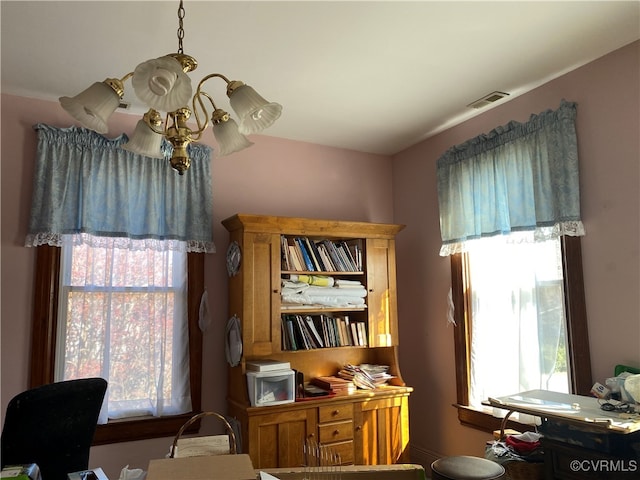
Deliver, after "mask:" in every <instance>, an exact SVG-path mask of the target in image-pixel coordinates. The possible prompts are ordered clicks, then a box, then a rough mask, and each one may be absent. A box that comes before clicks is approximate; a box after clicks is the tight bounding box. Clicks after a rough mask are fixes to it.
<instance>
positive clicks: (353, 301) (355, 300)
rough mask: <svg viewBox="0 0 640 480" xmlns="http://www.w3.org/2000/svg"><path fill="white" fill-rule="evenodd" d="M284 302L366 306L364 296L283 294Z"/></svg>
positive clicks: (330, 305) (331, 305)
mask: <svg viewBox="0 0 640 480" xmlns="http://www.w3.org/2000/svg"><path fill="white" fill-rule="evenodd" d="M282 303H293V304H297V305H324V306H329V307H349V306H354V307H355V306H358V307H360V306H364V305H365V300H364V298H362V297H345V296H343V297H340V296H329V295H327V296H320V295H317V296H316V295H304V294H284V293H283V294H282Z"/></svg>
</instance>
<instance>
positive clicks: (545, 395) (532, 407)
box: [485, 390, 640, 434]
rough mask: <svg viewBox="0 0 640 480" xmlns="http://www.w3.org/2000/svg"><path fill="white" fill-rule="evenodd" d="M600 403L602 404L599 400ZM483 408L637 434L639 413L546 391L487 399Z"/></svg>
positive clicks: (639, 425)
mask: <svg viewBox="0 0 640 480" xmlns="http://www.w3.org/2000/svg"><path fill="white" fill-rule="evenodd" d="M600 402H604V401H603V400H600ZM485 404H486V405H490V406H492V407H496V408H502V409H505V410H509V411H514V412H522V413H528V414H530V415H534V416H537V417H544V418H550V419H556V420H562V421H566V422H569V423H575V424H579V425H581V426H590V427H593V428H595V429H602V430H603V431H614V432H619V433H624V434H626V433H633V432H637V431H640V414H638V413H636V414H635V415H628V414H621V413H619V412H607V411H604V410H602V409H601V408H600V403H599V401H598V399H597V398H594V397H587V396H583V395H572V394H568V393H559V392H551V391H548V390H529V391H527V392H521V393H516V394H513V395H508V396H505V397H497V398H489V399H488V400H487V401H486V402H485Z"/></svg>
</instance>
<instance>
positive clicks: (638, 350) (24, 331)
mask: <svg viewBox="0 0 640 480" xmlns="http://www.w3.org/2000/svg"><path fill="white" fill-rule="evenodd" d="M639 56H640V43H638V42H636V43H635V44H633V45H631V46H628V47H626V48H623V49H621V50H619V51H617V52H614V53H612V54H610V55H608V56H606V57H603V58H602V59H600V60H598V61H596V62H593V63H592V64H589V65H587V66H585V67H582V68H580V69H578V70H576V71H574V72H571V73H569V74H567V75H565V76H563V77H561V78H559V79H556V80H554V81H552V82H550V83H548V84H546V85H544V86H542V87H540V88H538V89H536V90H535V91H533V92H531V93H529V94H526V95H523V96H521V97H518V98H514V99H512V100H511V101H509V102H507V103H504V104H502V105H499V106H496V107H494V108H493V109H491V110H488V111H486V112H485V113H482V114H481V115H479V116H478V117H476V118H474V119H472V120H469V121H467V122H465V123H464V124H462V125H460V126H457V127H454V128H452V129H450V130H447V131H445V132H443V133H441V134H439V135H437V136H435V137H433V138H431V139H429V140H426V141H425V142H422V143H421V144H419V145H416V146H414V147H412V148H410V149H408V150H406V151H404V152H402V153H400V154H398V155H396V156H395V157H394V158H393V160H392V159H391V158H389V157H384V156H377V155H369V154H363V153H358V152H353V151H347V150H341V149H335V148H329V147H323V146H319V145H311V144H307V143H301V142H294V141H288V140H282V139H276V138H271V137H265V136H262V137H256V138H254V141H255V143H256V145H255V146H253V147H252V148H250V149H248V150H245V151H243V152H239V153H237V154H234V155H232V156H230V157H223V158H221V159H216V158H215V157H214V160H213V190H214V224H215V232H214V235H215V241H216V244H217V246H218V251H219V253H217V254H215V255H211V256H210V257H209V258H208V259H207V278H206V283H207V290H208V292H209V300H210V307H211V310H212V311H213V316H214V318H213V324H212V327H211V329H210V331H209V332H208V333H207V334H206V336H205V348H204V364H205V367H204V377H205V378H204V391H203V406H204V408H205V409H212V410H217V411H225V409H226V407H225V395H226V392H225V390H226V388H225V385H226V381H225V363H224V349H223V343H222V338H223V335H222V331H223V327H224V322H225V321H226V317H227V313H226V270H225V262H224V250H225V249H226V243H227V235H226V231H225V230H224V228H223V227H222V226H221V225H220V221H221V220H222V219H224V218H226V217H227V216H230V215H232V214H234V213H236V212H244V213H264V214H274V215H291V216H308V217H317V218H336V219H351V220H364V221H378V222H392V221H395V222H397V223H404V224H406V225H407V228H406V229H405V230H403V231H402V232H401V233H400V234H399V236H398V282H399V288H398V291H399V309H400V337H401V345H402V349H401V352H400V361H401V365H402V371H403V376H404V378H405V379H406V380H407V381H408V382H409V383H410V384H412V385H413V386H414V387H415V391H414V393H413V395H412V397H411V400H410V404H411V414H410V421H411V438H412V441H411V443H412V454H413V461H416V462H418V461H422V462H427V461H428V460H429V459H430V458H432V457H434V456H440V455H450V454H456V453H464V454H476V455H482V453H483V445H484V442H485V440H486V439H487V438H488V435H487V434H484V433H481V432H478V431H475V430H472V429H468V428H463V427H461V426H459V424H458V421H457V417H456V411H455V409H454V408H453V407H451V404H452V403H453V402H455V398H456V397H455V374H454V366H453V365H454V363H453V339H452V336H453V331H452V327H449V326H447V325H446V324H445V312H446V295H447V292H448V289H449V285H450V275H449V261H448V259H444V258H441V257H439V256H438V250H439V241H440V236H439V225H438V209H437V197H436V190H435V162H436V160H437V158H438V157H439V156H440V155H441V154H442V153H443V152H444V151H445V150H446V149H447V148H449V147H450V146H452V145H455V144H458V143H461V142H463V141H464V140H467V139H468V138H471V137H474V136H476V135H478V134H480V133H484V132H487V131H489V130H491V129H493V128H494V127H496V126H498V125H503V124H505V123H507V122H508V121H509V120H519V121H526V120H527V118H528V116H529V115H530V114H531V113H538V112H540V111H542V110H545V109H547V108H552V109H555V108H557V107H558V105H559V103H560V100H561V99H562V98H565V99H567V100H571V101H576V102H577V103H578V120H577V124H578V139H579V153H580V161H581V187H582V212H583V219H584V223H585V226H586V228H587V236H586V237H585V238H584V239H583V255H584V273H585V288H586V293H587V312H588V315H589V329H590V336H591V354H592V363H593V373H594V380H601V379H603V378H605V377H606V376H608V375H610V373H611V372H612V370H613V366H614V365H615V364H616V363H627V364H633V365H638V366H640V326H639V323H640V322H639V320H638V292H639V291H640V281H639V270H640V269H639V259H638V246H639V243H640V242H639V238H640V237H639V232H638V230H639V218H640V215H639V210H638V209H639V203H640V199H639V194H638V190H639V188H638V187H639V185H638V184H639V177H640V174H639V167H638V165H639V160H640V146H639V140H638V132H639V131H640V125H639V117H640V115H639V112H638V106H639V105H640V98H639V92H638V86H639V85H640V79H639V78H638V72H639V70H640V69H639V65H638V63H639V62H638V58H639ZM1 98H2V118H1V120H2V171H1V173H2V180H1V181H2V183H1V187H2V197H1V198H2V232H1V239H2V243H1V246H2V251H1V255H2V262H1V269H2V272H1V274H2V277H1V281H2V284H1V285H2V298H3V300H4V301H3V302H2V330H1V333H2V343H1V347H2V352H1V358H0V359H1V362H2V365H1V375H2V377H1V387H2V395H1V401H2V405H1V408H2V413H3V414H4V410H5V408H6V404H7V403H8V401H9V399H10V398H11V397H12V396H13V395H15V394H16V393H18V392H20V391H22V390H24V389H25V388H26V387H27V384H28V372H29V348H30V344H29V342H30V325H31V312H32V307H31V304H32V295H33V289H32V275H33V268H34V252H33V250H32V249H28V248H25V247H23V246H22V245H23V241H24V237H25V234H26V230H27V223H28V215H29V208H30V195H31V188H32V186H31V177H32V172H33V157H34V155H35V135H34V132H33V131H32V129H31V126H32V125H33V124H35V123H38V122H44V123H48V124H51V125H57V126H67V125H69V124H70V122H71V120H70V119H69V118H68V117H67V116H66V114H65V112H64V111H62V109H61V108H59V107H58V105H57V104H56V103H52V102H45V101H39V100H32V99H26V98H19V97H12V96H7V95H2V97H1ZM285 114H286V111H285ZM135 121H136V118H134V117H130V116H128V115H124V114H120V115H118V116H117V118H115V120H114V121H113V122H112V127H113V128H112V135H113V136H115V135H117V134H118V133H120V132H121V131H125V132H127V133H129V132H131V131H132V130H133V126H134V123H135ZM204 143H207V144H209V145H213V144H214V142H213V139H212V138H211V137H210V136H209V137H207V138H205V140H204ZM390 179H393V180H392V181H391V180H390ZM170 441H171V439H168V438H164V439H156V440H147V441H140V442H131V443H123V444H115V445H108V446H100V447H95V448H94V449H93V450H92V456H91V463H92V465H94V466H102V467H103V468H104V469H105V471H106V473H107V475H109V476H110V477H111V478H117V477H118V474H119V471H120V468H122V467H123V466H124V465H126V464H129V465H130V466H131V467H132V468H133V467H140V468H146V466H147V464H148V461H149V459H150V458H157V457H162V456H164V455H165V454H166V452H167V451H168V448H169V444H170Z"/></svg>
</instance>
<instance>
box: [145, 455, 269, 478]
mask: <svg viewBox="0 0 640 480" xmlns="http://www.w3.org/2000/svg"><path fill="white" fill-rule="evenodd" d="M255 479H256V473H255V470H254V469H253V463H251V458H249V455H246V454H238V455H209V456H205V457H187V458H162V459H158V460H151V461H150V462H149V469H148V471H147V480H255Z"/></svg>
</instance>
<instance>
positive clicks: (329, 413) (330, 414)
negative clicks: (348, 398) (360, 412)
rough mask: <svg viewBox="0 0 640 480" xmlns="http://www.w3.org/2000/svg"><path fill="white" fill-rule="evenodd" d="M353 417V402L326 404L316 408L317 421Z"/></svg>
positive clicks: (334, 420) (333, 420) (323, 421)
mask: <svg viewBox="0 0 640 480" xmlns="http://www.w3.org/2000/svg"><path fill="white" fill-rule="evenodd" d="M352 418H353V404H352V403H346V404H341V405H327V406H324V407H319V408H318V423H327V422H336V421H338V420H351V419H352Z"/></svg>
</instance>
